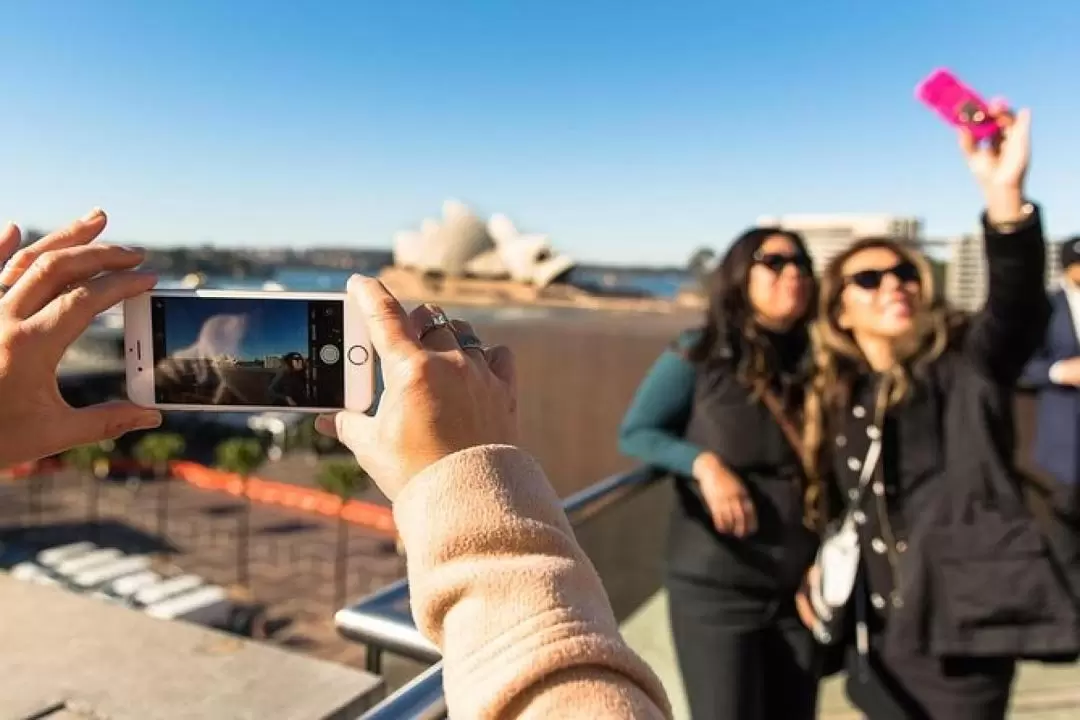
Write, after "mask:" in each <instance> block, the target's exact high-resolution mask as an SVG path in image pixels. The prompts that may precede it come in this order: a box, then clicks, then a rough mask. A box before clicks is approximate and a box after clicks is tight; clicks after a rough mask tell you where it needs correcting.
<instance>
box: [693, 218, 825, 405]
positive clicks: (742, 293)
mask: <svg viewBox="0 0 1080 720" xmlns="http://www.w3.org/2000/svg"><path fill="white" fill-rule="evenodd" d="M777 235H779V236H780V237H783V238H786V239H787V240H788V241H790V242H791V244H792V245H794V246H795V249H796V251H797V252H798V253H800V254H802V255H803V256H804V257H806V259H807V262H808V263H809V262H810V254H809V253H808V252H807V249H806V242H805V241H804V240H803V238H802V236H801V235H799V234H798V233H795V232H791V231H789V230H783V229H781V228H778V227H753V228H750V229H749V230H747V231H745V232H744V233H743V234H741V235H740V236H739V237H737V238H736V239H735V242H733V243H732V244H731V247H730V248H728V251H727V252H726V253H725V254H724V258H723V260H721V261H720V264H719V265H718V266H717V267H716V269H715V270H713V272H712V273H711V275H710V276H709V278H708V281H707V285H708V291H709V309H708V311H707V313H706V317H705V326H704V327H703V328H702V331H701V335H700V336H699V338H698V340H697V341H696V342H695V343H694V344H693V345H692V346H691V347H690V348H689V350H688V351H687V353H686V355H687V357H688V358H689V359H690V360H691V361H692V362H694V363H706V362H709V361H710V360H717V359H721V358H724V359H727V360H728V361H730V362H732V363H733V364H734V366H735V368H736V377H737V378H738V379H739V382H741V383H743V385H745V386H746V387H748V388H750V389H751V390H752V391H753V392H754V394H755V396H758V395H760V394H761V393H762V392H764V391H765V390H766V389H767V388H768V387H769V386H770V385H772V384H773V383H774V381H776V380H777V379H778V376H779V372H780V371H779V368H778V367H777V366H776V363H775V362H773V361H772V359H771V358H772V356H771V352H772V350H771V348H770V346H769V343H768V340H767V339H766V338H765V337H764V336H763V334H762V332H761V330H760V328H758V326H757V323H756V322H754V317H755V311H754V307H753V305H752V304H751V302H750V295H749V289H748V286H749V283H750V270H751V268H753V267H754V264H755V263H756V262H757V253H758V251H759V250H760V249H761V246H762V245H763V244H764V243H765V241H766V240H768V239H769V238H771V237H774V236H777ZM808 280H809V282H810V283H811V296H810V302H809V303H808V304H807V311H806V313H805V314H804V315H803V317H801V318H798V319H797V320H796V322H795V323H794V324H793V326H792V327H791V330H790V332H794V333H806V332H807V325H808V320H809V316H810V314H811V313H812V312H813V308H814V301H815V293H816V285H815V284H814V279H813V273H811V275H810V277H809V278H808ZM785 395H786V394H785ZM783 400H784V401H785V402H786V401H787V400H788V398H787V397H785V398H783ZM798 401H799V402H800V403H801V397H800V398H798ZM798 409H801V408H798Z"/></svg>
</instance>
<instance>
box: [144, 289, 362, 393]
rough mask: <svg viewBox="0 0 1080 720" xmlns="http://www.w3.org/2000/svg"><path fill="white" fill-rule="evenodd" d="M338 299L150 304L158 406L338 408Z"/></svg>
mask: <svg viewBox="0 0 1080 720" xmlns="http://www.w3.org/2000/svg"><path fill="white" fill-rule="evenodd" d="M344 311H345V308H344V302H343V301H342V300H304V299H295V298H292V299H286V298H281V299H278V298H211V297H194V296H191V297H161V296H153V297H151V300H150V322H151V334H152V337H153V343H154V396H155V400H156V402H157V403H159V404H184V405H240V406H245V405H247V406H269V407H283V408H287V407H316V408H340V407H344V403H345V362H344V357H345V352H344V347H343V345H344V333H343V318H344Z"/></svg>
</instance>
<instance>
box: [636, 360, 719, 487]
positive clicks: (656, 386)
mask: <svg viewBox="0 0 1080 720" xmlns="http://www.w3.org/2000/svg"><path fill="white" fill-rule="evenodd" d="M696 379H697V371H696V370H695V368H694V366H693V365H692V364H691V363H690V362H689V361H688V360H687V359H686V358H685V357H683V356H682V355H680V354H679V353H677V352H673V351H670V350H669V351H667V352H665V353H664V354H663V355H661V356H660V357H659V358H658V359H657V361H656V362H655V363H654V364H653V366H652V368H651V369H650V370H649V373H648V374H647V375H646V376H645V379H644V381H642V383H641V387H639V388H638V391H637V393H635V394H634V399H633V401H632V402H631V403H630V407H629V409H627V411H626V416H625V417H624V418H623V422H622V425H621V426H620V427H619V451H620V452H622V453H623V454H624V455H628V456H630V457H633V458H636V459H638V460H640V461H641V462H643V463H645V464H646V465H651V466H652V467H656V468H660V469H661V470H666V471H668V472H672V473H675V474H677V475H683V476H689V475H692V474H693V465H694V460H695V458H697V456H698V455H699V454H701V448H700V447H699V446H698V445H696V444H695V443H692V442H688V441H687V440H686V439H685V433H686V425H687V422H688V421H689V418H690V413H691V409H692V407H693V402H694V384H695V382H696Z"/></svg>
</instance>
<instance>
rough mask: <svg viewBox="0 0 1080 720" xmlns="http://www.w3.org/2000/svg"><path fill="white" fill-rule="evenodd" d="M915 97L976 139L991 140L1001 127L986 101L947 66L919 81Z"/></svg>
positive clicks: (946, 120)
mask: <svg viewBox="0 0 1080 720" xmlns="http://www.w3.org/2000/svg"><path fill="white" fill-rule="evenodd" d="M915 97H917V98H918V99H919V100H922V101H923V102H924V103H926V104H927V105H929V106H930V107H931V108H932V109H933V110H934V111H935V112H937V114H938V115H940V116H941V118H942V119H943V120H944V121H945V122H947V123H949V124H950V125H952V126H953V127H958V128H959V127H966V128H967V129H968V130H969V131H970V132H971V134H972V135H974V136H975V139H976V140H989V139H990V138H992V137H994V136H995V135H997V134H998V132H999V130H1000V127H999V126H998V124H997V123H996V122H994V120H993V119H992V118H991V117H990V114H989V113H988V112H987V111H988V106H987V104H986V102H985V101H984V100H983V99H982V98H981V97H979V96H978V95H977V94H976V93H975V91H974V90H972V89H971V88H969V87H967V86H966V85H964V84H963V83H962V82H960V81H959V80H957V78H956V76H955V75H953V73H952V72H951V71H949V70H946V69H944V68H938V69H937V70H935V71H934V72H932V73H930V75H929V76H927V78H926V79H925V80H923V81H922V82H921V83H919V85H918V87H916V88H915Z"/></svg>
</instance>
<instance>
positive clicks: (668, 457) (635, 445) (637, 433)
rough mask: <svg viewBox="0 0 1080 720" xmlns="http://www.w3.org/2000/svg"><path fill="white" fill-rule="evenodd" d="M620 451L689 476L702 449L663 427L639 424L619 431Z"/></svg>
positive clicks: (644, 461)
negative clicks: (641, 425)
mask: <svg viewBox="0 0 1080 720" xmlns="http://www.w3.org/2000/svg"><path fill="white" fill-rule="evenodd" d="M619 452H621V453H622V454H623V455H626V456H628V457H632V458H635V459H637V460H640V461H641V462H643V463H645V464H646V465H650V466H652V467H655V468H659V469H660V470H665V471H667V472H670V473H675V474H676V475H683V476H691V475H693V474H694V462H695V460H697V457H698V456H699V455H700V454H701V452H702V450H701V447H700V446H699V445H696V444H695V443H692V442H689V441H687V440H684V439H682V438H680V437H679V436H677V435H675V434H673V433H670V432H667V431H665V430H660V429H657V428H645V427H638V428H632V429H626V430H623V431H622V432H620V434H619Z"/></svg>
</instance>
